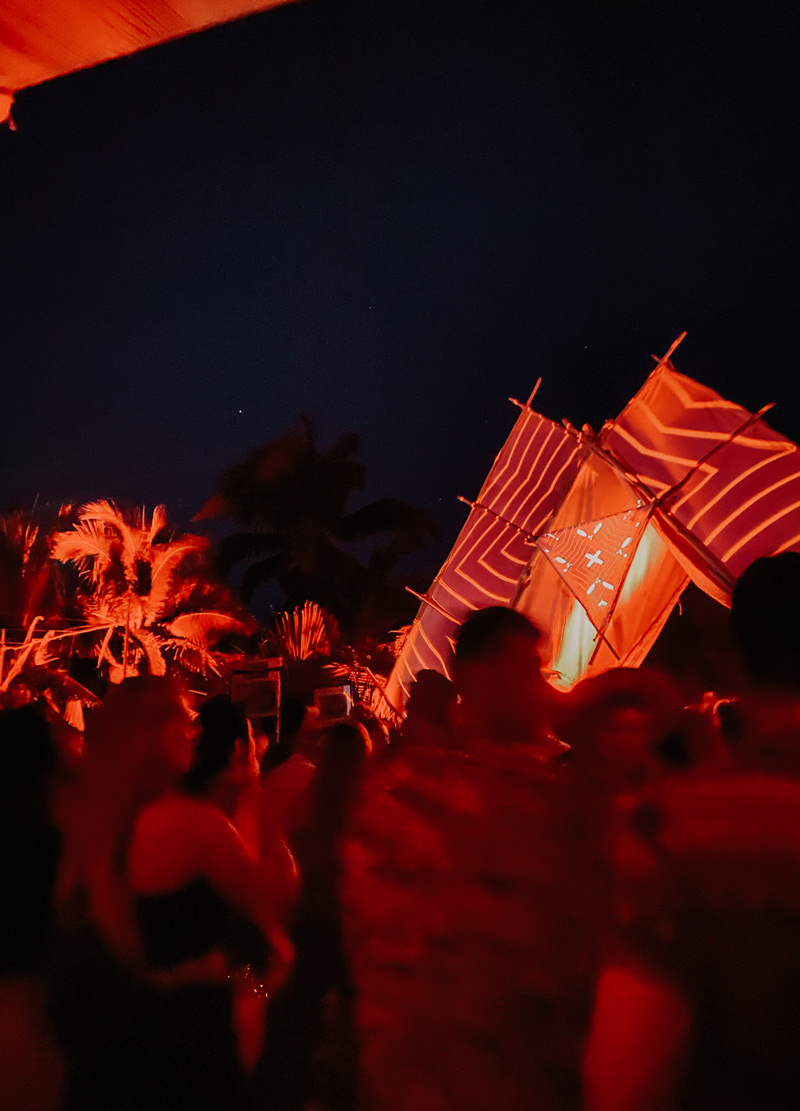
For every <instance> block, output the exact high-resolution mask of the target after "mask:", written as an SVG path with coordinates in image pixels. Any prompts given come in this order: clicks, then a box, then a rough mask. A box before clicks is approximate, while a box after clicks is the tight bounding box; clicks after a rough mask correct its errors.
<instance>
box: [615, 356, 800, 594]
mask: <svg viewBox="0 0 800 1111" xmlns="http://www.w3.org/2000/svg"><path fill="white" fill-rule="evenodd" d="M600 442H601V444H602V446H603V447H604V448H605V449H606V450H607V451H609V452H611V453H612V455H613V456H614V457H615V458H616V459H618V460H619V461H620V462H621V463H622V464H623V465H624V467H625V468H626V470H627V471H628V472H629V473H630V474H632V475H634V476H635V477H636V478H638V479H640V480H641V481H642V482H643V483H644V484H645V485H646V486H647V487H648V489H650V490H651V491H652V492H653V494H654V495H655V496H656V497H660V498H663V499H664V500H663V502H662V504H661V506H660V508H661V511H662V512H663V513H664V514H665V515H666V516H667V518H668V519H669V520H671V521H674V522H676V524H677V525H678V527H679V528H680V529H681V532H682V533H683V534H684V535H685V536H690V537H692V538H693V540H694V543H695V545H696V548H697V549H698V551H696V553H695V554H694V555H693V556H692V555H691V554H689V556H688V557H687V558H688V562H689V563H693V564H694V566H695V569H696V572H697V574H700V575H702V574H703V573H704V572H705V570H706V569H705V567H704V565H703V560H702V554H701V553H702V552H703V551H705V552H707V553H708V556H707V559H708V560H714V561H715V562H716V564H717V565H718V566H720V567H721V568H723V569H724V571H725V572H726V573H727V575H728V576H729V578H730V581H731V582H733V581H734V580H735V579H737V578H738V577H739V575H741V573H742V571H744V570H745V568H747V567H749V565H750V564H751V563H752V562H753V560H754V559H758V558H759V557H760V556H768V555H773V554H775V553H776V552H785V551H788V550H790V549H791V550H800V450H798V448H797V446H796V445H795V444H793V443H792V442H791V440H787V439H786V438H785V437H784V436H781V435H780V433H778V432H776V431H775V430H774V429H773V428H770V426H769V425H768V424H767V423H766V422H765V421H763V420H761V419H760V417H759V416H758V415H754V414H752V413H750V412H749V411H748V410H747V409H743V408H742V407H741V406H740V405H735V404H734V403H733V402H732V401H726V400H725V398H723V397H720V396H719V394H717V393H715V392H714V391H713V390H711V389H709V388H708V386H704V385H702V384H701V383H700V382H695V381H694V380H693V379H691V378H686V377H685V376H684V375H682V374H678V373H677V372H676V371H675V370H673V369H672V367H671V366H670V364H669V363H667V364H664V365H662V366H659V367H658V368H657V369H656V370H654V371H653V373H652V374H651V375H650V377H649V378H648V379H647V381H646V382H645V384H644V386H643V387H642V388H641V390H639V392H638V393H637V394H636V396H635V397H634V398H633V400H632V401H630V402H629V403H628V405H626V407H625V409H624V410H623V412H622V413H621V414H620V416H619V417H617V419H616V420H615V421H612V422H611V423H609V424H608V425H606V427H605V428H604V429H603V432H602V433H601V436H600ZM674 487H675V488H676V489H675V492H674V494H669V493H668V492H669V491H670V490H672V489H673V488H674ZM671 539H672V541H673V543H677V542H678V538H676V537H673V538H671ZM683 555H684V556H686V552H684V553H683ZM685 561H686V560H685ZM687 570H689V573H690V574H692V577H693V578H694V577H695V574H693V572H692V570H690V569H689V567H688V566H687ZM698 585H700V586H702V587H703V588H704V589H707V585H706V583H705V582H703V581H698Z"/></svg>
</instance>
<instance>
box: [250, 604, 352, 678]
mask: <svg viewBox="0 0 800 1111" xmlns="http://www.w3.org/2000/svg"><path fill="white" fill-rule="evenodd" d="M338 640H339V627H338V625H337V623H336V619H335V618H334V617H333V616H332V615H331V614H330V613H328V612H327V610H325V609H323V608H322V606H319V605H317V603H316V602H305V603H304V605H302V606H298V607H297V608H296V609H294V610H292V612H291V613H281V614H279V615H278V616H277V617H276V618H275V623H274V627H273V628H272V629H271V630H270V632H269V633H268V634H267V637H266V640H265V644H266V647H267V649H268V650H269V651H271V652H274V653H275V654H276V655H280V656H282V657H283V659H284V660H285V661H286V662H289V663H297V662H299V661H300V660H309V659H312V658H314V657H315V656H330V655H331V652H332V650H333V647H334V645H336V644H337V642H338Z"/></svg>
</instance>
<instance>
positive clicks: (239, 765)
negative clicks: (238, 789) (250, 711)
mask: <svg viewBox="0 0 800 1111" xmlns="http://www.w3.org/2000/svg"><path fill="white" fill-rule="evenodd" d="M198 720H199V724H200V737H199V739H198V742H197V746H196V748H195V750H194V763H193V764H192V766H191V768H190V769H189V771H188V772H187V774H186V776H185V778H184V786H185V787H186V789H187V790H188V791H191V792H202V791H203V790H204V789H205V788H206V787H207V786H208V785H209V784H210V783H211V782H212V780H214V779H215V778H216V777H217V776H218V775H221V774H227V775H229V776H232V777H234V778H236V779H238V780H244V779H247V778H256V777H257V776H258V761H257V759H256V754H255V744H254V742H253V739H252V737H251V735H250V732H249V730H248V728H247V718H246V717H245V714H244V711H243V710H242V709H241V707H239V706H237V705H236V704H235V703H233V702H232V701H231V700H230V698H228V696H227V695H224V694H219V695H216V696H215V697H213V698H208V699H206V701H205V702H204V703H203V704H202V706H201V707H200V711H199V714H198Z"/></svg>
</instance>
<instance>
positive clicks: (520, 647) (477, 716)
mask: <svg viewBox="0 0 800 1111" xmlns="http://www.w3.org/2000/svg"><path fill="white" fill-rule="evenodd" d="M540 639H541V634H540V633H539V630H538V629H537V628H536V626H535V625H534V624H532V622H530V621H529V620H528V618H527V617H525V616H524V614H521V613H518V612H517V611H516V610H513V609H509V608H507V607H505V606H491V607H489V608H488V609H484V610H478V611H477V612H476V613H473V614H471V615H470V617H468V618H467V620H466V621H465V622H464V623H463V625H462V626H461V630H460V632H459V636H458V641H457V643H456V650H455V657H454V660H453V681H454V683H455V687H456V691H457V694H458V698H459V702H460V706H459V716H460V717H461V719H462V720H463V721H464V722H465V723H468V726H469V727H470V728H472V729H476V730H479V731H482V732H483V733H484V734H485V735H486V736H488V737H490V738H492V739H494V740H497V741H503V740H508V741H512V740H534V739H535V738H536V737H538V736H539V735H540V734H541V732H542V730H543V728H544V727H545V725H546V716H547V715H546V703H547V697H546V684H545V682H544V680H543V678H542V674H541V669H540V659H539V641H540Z"/></svg>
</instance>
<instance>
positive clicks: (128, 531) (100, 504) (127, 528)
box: [80, 500, 142, 577]
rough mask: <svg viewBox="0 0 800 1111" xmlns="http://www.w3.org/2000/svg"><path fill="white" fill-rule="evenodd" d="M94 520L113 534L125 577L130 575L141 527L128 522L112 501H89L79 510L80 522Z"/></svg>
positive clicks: (107, 532)
mask: <svg viewBox="0 0 800 1111" xmlns="http://www.w3.org/2000/svg"><path fill="white" fill-rule="evenodd" d="M90 521H94V522H97V523H98V524H100V525H102V526H103V527H104V528H105V530H106V535H108V536H113V537H115V538H116V539H118V540H119V542H120V543H121V545H122V562H123V564H124V566H125V570H126V573H127V577H131V575H132V572H133V568H134V567H135V564H136V556H137V553H138V550H139V547H140V542H141V532H142V530H141V529H137V528H136V527H135V526H132V525H130V524H129V523H128V521H127V520H126V518H125V513H124V511H123V510H122V509H120V507H119V506H117V505H115V504H114V502H112V501H107V500H101V501H95V502H89V503H88V504H87V505H84V506H83V508H82V509H81V512H80V522H81V523H84V522H90Z"/></svg>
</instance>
